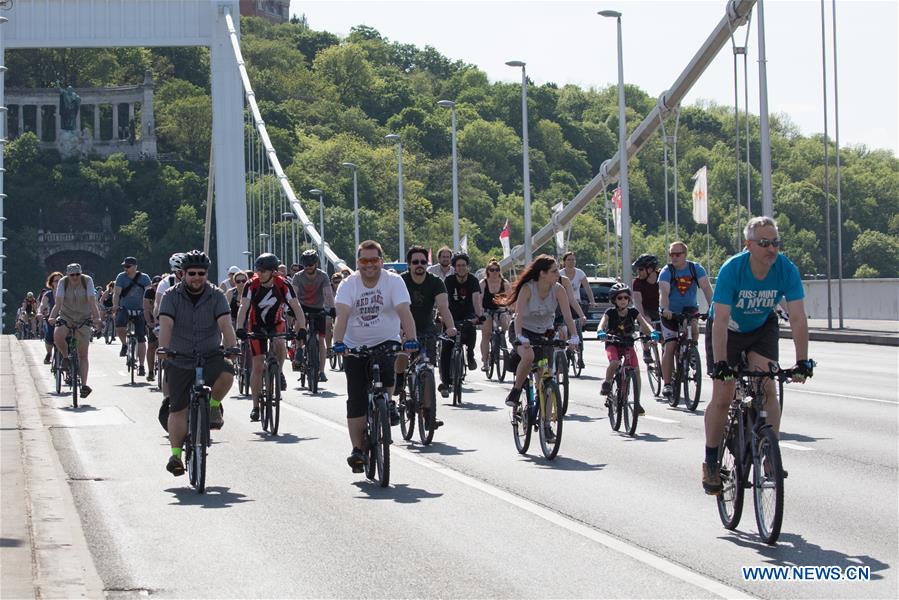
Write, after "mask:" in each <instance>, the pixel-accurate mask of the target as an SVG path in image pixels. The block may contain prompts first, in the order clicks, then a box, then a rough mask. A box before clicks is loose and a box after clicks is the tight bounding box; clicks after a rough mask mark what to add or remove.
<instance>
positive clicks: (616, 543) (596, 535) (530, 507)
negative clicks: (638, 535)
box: [281, 402, 752, 598]
mask: <svg viewBox="0 0 899 600" xmlns="http://www.w3.org/2000/svg"><path fill="white" fill-rule="evenodd" d="M281 406H284V407H287V408H289V409H292V410H295V411H297V412H299V413H301V414H302V415H303V416H304V417H305V418H307V419H309V420H311V421H315V422H316V423H319V424H320V425H324V426H325V427H329V428H330V429H333V430H335V431H338V432H341V433H344V434H345V433H346V426H345V425H341V424H339V423H335V422H333V421H330V420H328V419H325V418H324V417H320V416H318V415H316V414H314V413H311V412H309V411H307V410H304V409H302V408H299V407H296V406H293V405H291V404H288V403H286V402H285V403H282V404H281ZM392 452H393V453H394V454H395V455H396V454H399V456H402V457H403V458H405V459H406V460H408V461H410V462H413V463H415V464H417V465H419V466H421V467H424V468H426V469H430V470H431V471H434V472H436V473H439V474H441V475H444V476H446V477H449V478H450V479H454V480H455V481H458V482H459V483H462V484H464V485H467V486H469V487H472V488H474V489H477V490H479V491H481V492H484V493H485V494H488V495H490V496H493V497H494V498H496V499H498V500H502V501H503V502H506V503H508V504H511V505H513V506H515V507H517V508H520V509H522V510H526V511H527V512H529V513H531V514H532V515H534V516H536V517H539V518H541V519H543V520H545V521H547V522H549V523H552V524H553V525H557V526H559V527H562V528H563V529H567V530H568V531H570V532H572V533H575V534H577V535H580V536H582V537H585V538H587V539H588V540H591V541H593V542H596V543H597V544H599V545H601V546H605V547H606V548H608V549H609V550H612V551H614V552H619V553H621V554H624V555H625V556H629V557H630V558H632V559H634V560H636V561H637V562H640V563H643V564H644V565H647V566H649V567H652V568H654V569H656V570H658V571H661V572H662V573H665V574H666V575H670V576H671V577H674V578H676V579H680V580H681V581H683V582H685V583H688V584H690V585H694V586H696V587H698V588H702V589H704V590H706V591H708V592H710V593H712V594H716V595H718V596H721V597H722V598H751V597H752V596H749V595H747V594H746V593H745V592H743V591H742V590H738V589H736V588H732V587H730V586H728V585H726V584H724V583H722V582H720V581H715V580H714V579H711V578H709V577H706V576H705V575H702V574H700V573H696V572H694V571H691V570H689V569H687V568H686V567H682V566H681V565H678V564H676V563H673V562H671V561H669V560H667V559H665V558H662V557H661V556H657V555H655V554H653V553H651V552H649V551H647V550H644V549H643V548H640V547H638V546H633V545H631V544H629V543H628V542H625V541H624V540H620V539H618V538H616V537H613V536H611V535H609V534H607V533H603V532H601V531H599V530H597V529H594V528H593V527H590V526H589V525H585V524H584V523H581V522H579V521H575V520H574V519H572V518H570V517H567V516H565V515H562V514H559V513H557V512H554V511H552V510H550V509H549V508H546V507H545V506H542V505H540V504H538V503H536V502H533V501H531V500H527V499H525V498H522V497H520V496H516V495H515V494H513V493H511V492H507V491H506V490H503V489H501V488H498V487H496V486H493V485H491V484H489V483H486V482H484V481H481V480H479V479H475V478H474V477H470V476H468V475H465V474H463V473H460V472H458V471H456V470H454V469H451V468H449V467H447V466H444V465H441V464H438V463H435V462H433V461H431V460H429V459H427V458H424V457H421V456H417V455H415V454H412V453H411V452H409V451H408V450H405V449H403V448H401V447H399V446H393V448H392Z"/></svg>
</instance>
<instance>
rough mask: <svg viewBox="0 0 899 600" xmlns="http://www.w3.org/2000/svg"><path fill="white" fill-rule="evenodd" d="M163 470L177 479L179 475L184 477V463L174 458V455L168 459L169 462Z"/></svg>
mask: <svg viewBox="0 0 899 600" xmlns="http://www.w3.org/2000/svg"><path fill="white" fill-rule="evenodd" d="M165 470H166V471H168V472H169V473H171V474H172V475H174V476H175V477H178V476H179V475H184V463H183V462H181V459H180V458H178V457H177V456H175V455H174V454H173V455H171V456H170V457H169V462H168V464H167V465H166V466H165Z"/></svg>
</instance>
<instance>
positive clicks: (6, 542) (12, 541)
mask: <svg viewBox="0 0 899 600" xmlns="http://www.w3.org/2000/svg"><path fill="white" fill-rule="evenodd" d="M23 545H25V543H24V542H23V541H22V540H20V539H19V538H7V537H5V538H0V548H18V547H20V546H23Z"/></svg>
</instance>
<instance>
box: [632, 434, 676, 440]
mask: <svg viewBox="0 0 899 600" xmlns="http://www.w3.org/2000/svg"><path fill="white" fill-rule="evenodd" d="M625 439H626V440H627V441H629V442H670V441H671V440H681V439H683V438H679V437H659V436H657V435H655V434H654V433H638V434H637V436H636V437H630V436H629V435H626V434H625Z"/></svg>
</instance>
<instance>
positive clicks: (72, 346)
mask: <svg viewBox="0 0 899 600" xmlns="http://www.w3.org/2000/svg"><path fill="white" fill-rule="evenodd" d="M90 324H91V320H90V319H85V320H83V321H81V322H80V323H76V324H74V325H70V324H69V323H67V322H66V320H65V319H60V318H57V319H56V326H57V327H65V328H66V329H68V333H66V349H67V354H68V355H67V357H66V358H68V360H69V370H68V372H66V371H65V369H63V367H62V359H61V358H59V354H58V353H57V354H56V357H57V360H58V361H59V362H58V364H57V366H56V393H57V394H59V393H61V391H62V378H63V375H65V378H66V384H67V385H69V386H71V388H72V406H73V407H74V408H78V394H79V393H80V392H81V386H80V385H79V383H80V379H81V364H80V362H81V361H80V360H79V359H78V336H77V335H75V332H76V331H78V330H79V329H81V328H82V327H86V326H88V325H90Z"/></svg>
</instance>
